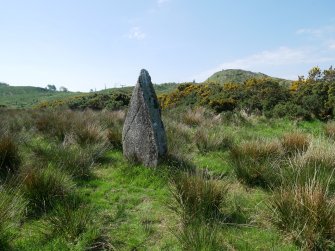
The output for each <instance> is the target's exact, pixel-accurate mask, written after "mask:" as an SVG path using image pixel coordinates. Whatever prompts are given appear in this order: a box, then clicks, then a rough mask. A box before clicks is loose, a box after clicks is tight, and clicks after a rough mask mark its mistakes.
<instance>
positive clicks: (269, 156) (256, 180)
mask: <svg viewBox="0 0 335 251" xmlns="http://www.w3.org/2000/svg"><path fill="white" fill-rule="evenodd" d="M283 156H284V151H283V149H282V146H281V144H280V143H279V142H277V141H264V140H254V141H247V142H242V143H240V144H239V145H237V146H235V147H233V149H232V150H231V152H230V158H231V164H232V166H233V168H234V171H235V174H236V176H237V178H238V179H239V180H240V181H241V182H242V183H244V184H246V185H248V186H260V187H263V188H271V187H274V186H277V185H278V184H279V183H280V172H281V166H282V162H283Z"/></svg>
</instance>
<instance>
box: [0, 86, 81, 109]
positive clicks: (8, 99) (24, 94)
mask: <svg viewBox="0 0 335 251" xmlns="http://www.w3.org/2000/svg"><path fill="white" fill-rule="evenodd" d="M78 94H80V93H78V92H58V91H50V90H47V89H45V88H41V87H33V86H10V85H7V84H4V83H0V106H6V107H9V108H29V107H31V106H33V105H36V104H38V103H40V102H43V101H51V100H56V99H63V98H67V97H71V96H76V95H78Z"/></svg>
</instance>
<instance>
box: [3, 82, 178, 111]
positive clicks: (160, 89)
mask: <svg viewBox="0 0 335 251" xmlns="http://www.w3.org/2000/svg"><path fill="white" fill-rule="evenodd" d="M176 86H177V84H176V83H164V84H159V85H158V84H154V88H155V90H156V92H157V94H162V93H169V92H171V91H173V90H175V89H176ZM132 90H133V86H129V87H123V88H110V89H105V90H101V91H98V92H95V93H85V92H83V93H81V92H59V91H50V90H47V89H45V88H40V87H33V86H10V85H7V84H4V83H0V106H6V107H8V108H31V107H33V106H35V105H37V104H42V103H43V104H45V103H50V101H61V100H64V101H65V102H66V101H68V100H70V99H71V98H74V97H77V96H80V97H84V96H88V99H90V98H89V97H91V96H92V97H96V94H98V95H99V96H101V95H109V94H113V93H123V94H127V95H131V92H132ZM61 103H62V102H61Z"/></svg>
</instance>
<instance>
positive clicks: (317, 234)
mask: <svg viewBox="0 0 335 251" xmlns="http://www.w3.org/2000/svg"><path fill="white" fill-rule="evenodd" d="M270 209H271V211H272V218H271V221H272V222H273V224H274V225H275V226H277V227H278V228H279V229H280V230H281V231H282V232H283V233H284V234H285V236H287V237H288V238H289V239H292V240H293V241H294V242H295V243H296V244H297V245H298V246H300V247H302V248H303V249H306V250H332V249H333V248H334V247H335V200H334V198H333V197H330V196H329V194H328V190H327V188H325V187H324V186H323V185H320V184H319V183H318V182H317V181H316V179H311V180H309V181H308V182H306V183H305V184H299V183H297V184H293V185H291V186H283V187H281V188H279V189H278V190H277V191H275V192H274V195H273V197H272V200H271V203H270Z"/></svg>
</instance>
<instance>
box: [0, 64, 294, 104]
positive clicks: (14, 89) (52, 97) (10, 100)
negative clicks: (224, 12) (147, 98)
mask: <svg viewBox="0 0 335 251" xmlns="http://www.w3.org/2000/svg"><path fill="white" fill-rule="evenodd" d="M263 77H269V76H268V75H266V74H263V73H256V72H251V71H244V70H237V69H229V70H222V71H219V72H216V73H214V74H213V75H212V76H210V77H209V78H208V79H207V80H206V81H205V82H215V83H220V84H222V83H227V82H235V83H243V82H244V81H246V80H247V79H249V78H263ZM269 78H273V77H269ZM273 79H276V80H277V81H279V82H280V83H281V84H282V85H289V84H290V83H291V81H290V80H286V79H280V78H273ZM179 85H180V84H178V83H163V84H154V88H155V90H156V93H157V95H162V94H169V93H171V92H174V91H175V90H176V89H177V88H178V86H179ZM132 90H133V87H123V88H110V89H106V90H101V91H98V92H94V93H87V92H86V93H85V92H59V91H50V90H47V89H45V88H40V87H33V86H10V85H8V84H5V83H0V107H2V106H5V107H8V108H30V107H34V106H36V105H38V104H41V103H44V104H45V103H48V102H49V101H55V102H56V103H57V102H58V101H61V102H59V103H67V102H68V101H70V100H72V98H74V97H78V96H80V97H84V96H88V97H87V99H92V100H96V99H97V96H96V95H93V94H99V95H101V97H106V96H103V95H105V94H107V95H110V94H116V93H121V94H125V95H131V92H132ZM99 97H100V96H99ZM85 100H86V99H85ZM55 102H53V103H55Z"/></svg>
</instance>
